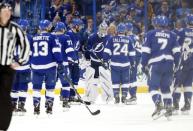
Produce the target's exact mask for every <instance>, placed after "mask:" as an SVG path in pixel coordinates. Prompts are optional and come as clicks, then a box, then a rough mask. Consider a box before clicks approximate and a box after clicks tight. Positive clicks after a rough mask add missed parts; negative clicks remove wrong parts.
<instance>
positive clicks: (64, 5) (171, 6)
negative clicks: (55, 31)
mask: <svg viewBox="0 0 193 131" xmlns="http://www.w3.org/2000/svg"><path fill="white" fill-rule="evenodd" d="M8 1H9V2H10V3H11V4H12V5H13V10H14V14H13V15H14V16H15V17H17V18H18V17H19V15H20V14H21V13H19V11H18V10H19V8H21V7H19V6H18V3H19V2H21V1H22V0H8ZM26 1H28V2H30V0H26ZM31 1H36V0H31ZM92 1H93V0H46V8H45V9H46V11H45V12H46V14H45V18H46V19H48V20H50V21H52V22H53V26H54V25H55V24H56V23H57V22H58V21H62V22H64V23H65V24H66V26H67V27H68V28H70V23H71V21H72V19H73V18H80V19H82V21H83V25H84V33H83V34H85V35H89V34H90V33H92V32H93V20H92ZM147 2H148V4H147V10H148V17H147V18H148V19H145V17H144V15H145V14H144V0H96V3H97V4H96V9H97V14H96V24H97V26H98V25H99V24H100V23H102V22H103V21H105V22H106V23H107V24H108V25H110V24H111V23H113V24H114V25H117V24H118V23H120V22H125V23H126V22H132V23H133V26H134V30H133V32H134V33H135V34H141V33H143V32H144V21H145V20H146V21H147V23H148V29H149V30H150V29H152V25H151V20H152V18H153V17H154V16H157V15H165V16H167V17H168V18H169V19H170V24H171V26H170V27H171V28H173V27H174V25H175V22H176V21H177V20H178V21H179V20H181V22H184V17H185V16H186V15H187V14H188V13H190V12H192V7H191V5H193V4H192V3H193V2H192V3H191V1H187V0H147ZM35 8H36V7H34V9H35ZM22 11H23V10H22ZM22 11H21V12H22ZM30 17H31V16H30Z"/></svg>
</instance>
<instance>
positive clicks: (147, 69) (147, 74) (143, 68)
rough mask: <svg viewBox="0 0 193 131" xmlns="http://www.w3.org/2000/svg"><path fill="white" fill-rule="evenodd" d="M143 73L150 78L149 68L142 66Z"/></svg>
mask: <svg viewBox="0 0 193 131" xmlns="http://www.w3.org/2000/svg"><path fill="white" fill-rule="evenodd" d="M142 71H143V73H145V75H146V76H149V68H148V66H142Z"/></svg>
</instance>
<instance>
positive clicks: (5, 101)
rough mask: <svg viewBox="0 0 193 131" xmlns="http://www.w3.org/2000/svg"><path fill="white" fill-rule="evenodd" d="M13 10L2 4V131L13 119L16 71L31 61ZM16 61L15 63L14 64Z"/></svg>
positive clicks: (0, 79)
mask: <svg viewBox="0 0 193 131" xmlns="http://www.w3.org/2000/svg"><path fill="white" fill-rule="evenodd" d="M11 14H12V9H11V6H10V5H9V4H7V3H0V131H6V130H7V129H8V127H9V124H10V121H11V117H12V105H11V97H10V91H11V88H12V84H13V80H14V76H15V70H14V68H16V67H18V66H19V65H22V64H25V63H26V62H27V61H28V59H29V52H30V45H29V42H28V40H27V37H26V36H25V35H24V33H23V31H22V30H21V29H20V28H19V27H18V25H17V24H15V23H14V22H12V21H11ZM16 44H19V45H20V47H21V54H20V56H19V59H17V60H14V57H13V52H14V49H15V47H16ZM14 61H15V62H14Z"/></svg>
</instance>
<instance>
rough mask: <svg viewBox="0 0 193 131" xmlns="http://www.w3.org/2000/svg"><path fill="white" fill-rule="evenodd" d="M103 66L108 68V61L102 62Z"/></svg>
mask: <svg viewBox="0 0 193 131" xmlns="http://www.w3.org/2000/svg"><path fill="white" fill-rule="evenodd" d="M103 67H104V68H105V70H108V69H109V63H108V62H104V64H103Z"/></svg>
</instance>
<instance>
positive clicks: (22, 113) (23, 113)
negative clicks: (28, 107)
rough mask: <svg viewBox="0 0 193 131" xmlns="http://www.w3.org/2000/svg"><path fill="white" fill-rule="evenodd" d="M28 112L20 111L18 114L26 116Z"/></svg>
mask: <svg viewBox="0 0 193 131" xmlns="http://www.w3.org/2000/svg"><path fill="white" fill-rule="evenodd" d="M25 114H26V112H18V116H25Z"/></svg>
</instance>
